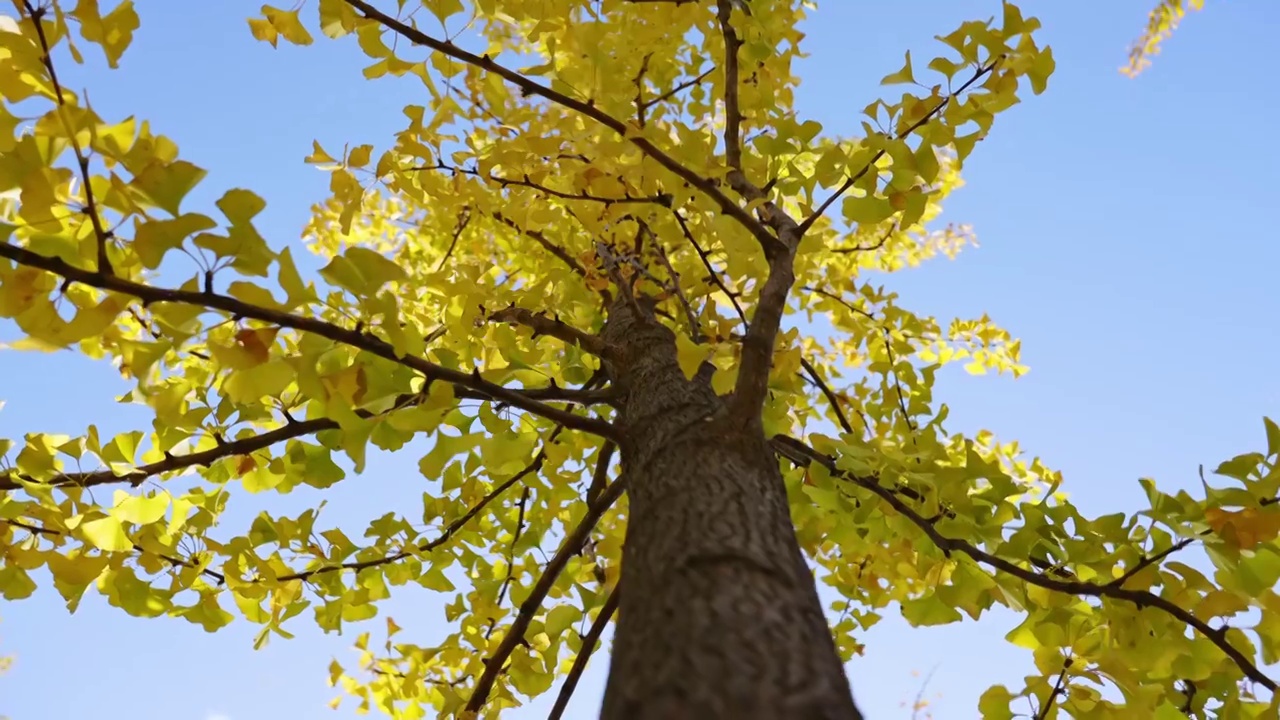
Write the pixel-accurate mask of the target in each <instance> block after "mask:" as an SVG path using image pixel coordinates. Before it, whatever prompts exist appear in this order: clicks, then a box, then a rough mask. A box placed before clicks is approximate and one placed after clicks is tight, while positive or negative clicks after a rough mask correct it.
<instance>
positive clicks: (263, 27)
mask: <svg viewBox="0 0 1280 720" xmlns="http://www.w3.org/2000/svg"><path fill="white" fill-rule="evenodd" d="M249 32H251V33H253V37H254V38H255V39H258V40H261V41H262V42H268V43H271V47H276V38H277V37H279V35H280V32H279V31H278V30H276V26H275V25H272V24H271V21H270V20H267V19H265V18H249Z"/></svg>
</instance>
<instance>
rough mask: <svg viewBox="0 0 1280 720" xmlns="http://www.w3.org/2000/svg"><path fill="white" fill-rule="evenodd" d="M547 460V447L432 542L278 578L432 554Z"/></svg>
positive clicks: (298, 577)
mask: <svg viewBox="0 0 1280 720" xmlns="http://www.w3.org/2000/svg"><path fill="white" fill-rule="evenodd" d="M561 429H562V426H561V427H557V428H556V429H555V431H553V432H552V434H551V436H550V438H549V439H548V440H547V442H551V441H552V440H553V439H554V438H555V436H556V435H557V434H559V432H560V430H561ZM546 459H547V451H546V450H545V449H543V450H541V451H539V452H538V454H537V456H535V457H534V458H533V461H532V462H530V463H529V464H528V465H526V466H525V467H524V469H523V470H521V471H520V472H518V473H516V474H515V475H512V476H511V477H509V478H507V479H506V480H504V481H503V482H502V483H501V484H500V485H497V486H495V487H494V488H493V489H492V490H490V491H489V493H488V494H487V495H485V496H484V497H483V498H481V499H480V502H478V503H476V504H475V505H473V506H471V508H469V509H468V510H467V512H466V513H465V514H464V515H462V516H461V517H459V518H457V519H456V520H454V521H453V522H451V523H449V525H448V526H447V527H446V528H445V529H444V530H443V531H442V532H441V533H440V535H438V536H437V537H436V538H435V539H434V540H431V541H430V542H426V543H422V544H421V545H415V546H414V547H413V549H412V550H401V551H400V552H396V553H392V554H390V555H385V556H383V557H380V558H374V559H373V560H363V561H360V562H348V563H342V564H341V565H324V566H321V567H318V568H315V569H313V570H303V571H300V572H296V573H292V574H290V575H282V576H280V577H278V578H277V581H279V582H285V581H289V580H309V579H311V578H313V577H315V576H317V575H325V574H328V573H335V572H341V571H343V570H354V571H356V572H360V571H361V570H365V569H367V568H373V567H381V566H383V565H390V564H391V563H394V562H399V561H400V560H403V559H405V558H407V557H411V556H413V555H422V554H426V553H429V552H431V551H432V550H435V549H436V548H438V547H440V546H441V545H443V544H445V543H446V542H448V541H449V538H451V537H453V536H454V535H456V534H457V533H458V531H459V530H461V529H462V528H463V526H465V525H466V524H467V523H469V522H471V520H472V519H473V518H474V517H475V516H476V515H479V514H480V511H481V510H484V509H485V508H486V507H488V505H489V503H491V502H493V501H494V500H497V499H498V498H499V497H500V496H501V495H502V494H503V493H505V492H506V491H507V490H509V489H511V486H512V485H515V484H516V483H518V482H520V481H521V480H523V479H525V478H526V477H529V476H530V475H532V474H533V473H535V472H537V471H538V470H540V469H542V464H543V463H544V462H546Z"/></svg>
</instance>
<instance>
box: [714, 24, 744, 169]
mask: <svg viewBox="0 0 1280 720" xmlns="http://www.w3.org/2000/svg"><path fill="white" fill-rule="evenodd" d="M732 16H733V3H731V2H730V0H716V19H717V20H718V21H719V23H720V35H721V36H722V37H723V38H724V158H725V164H726V165H728V166H729V169H730V170H731V171H736V173H737V174H738V175H739V176H743V172H742V108H741V106H740V104H739V85H740V82H739V78H738V49H739V48H741V47H742V40H740V39H739V38H738V33H737V31H735V30H734V29H733V24H732V22H730V20H731V18H732ZM742 179H743V180H745V179H746V178H745V176H743V177H742ZM730 182H731V183H732V182H733V179H732V178H731V179H730ZM735 189H737V188H735Z"/></svg>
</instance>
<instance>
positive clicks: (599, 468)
mask: <svg viewBox="0 0 1280 720" xmlns="http://www.w3.org/2000/svg"><path fill="white" fill-rule="evenodd" d="M617 449H618V446H617V445H615V444H613V443H612V442H608V441H606V442H605V444H604V445H602V446H601V447H600V453H599V454H598V455H597V456H596V467H595V470H593V471H592V472H591V485H589V486H588V487H587V494H586V496H585V499H586V501H587V504H588V505H594V504H595V503H596V500H597V499H599V497H600V493H602V492H604V488H605V484H606V483H608V482H609V461H610V460H612V459H613V453H614V451H615V450H617Z"/></svg>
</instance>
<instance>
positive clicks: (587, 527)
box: [348, 0, 626, 713]
mask: <svg viewBox="0 0 1280 720" xmlns="http://www.w3.org/2000/svg"><path fill="white" fill-rule="evenodd" d="M348 1H350V0H348ZM625 482H626V477H625V476H623V477H620V478H618V479H617V480H615V481H614V483H613V484H612V485H610V486H609V488H608V489H607V490H605V491H604V493H603V494H602V495H601V496H600V499H599V500H598V501H597V502H596V503H594V504H592V505H590V506H588V508H587V513H586V515H585V516H583V518H582V520H581V521H579V522H578V525H577V526H576V527H574V529H573V530H572V531H571V532H570V533H569V534H568V536H566V537H565V539H564V542H563V543H561V545H560V549H559V550H557V551H556V554H555V556H554V557H552V558H551V560H550V561H549V562H548V563H547V566H546V568H545V569H544V570H543V571H542V577H540V578H538V582H537V584H535V585H534V586H533V589H532V590H530V591H529V596H528V597H526V598H525V599H524V602H522V603H520V611H519V613H517V614H516V618H515V620H514V621H513V622H512V623H511V627H510V628H508V629H507V634H506V635H505V636H503V638H502V642H501V643H500V644H499V645H498V647H497V649H496V650H494V651H493V654H492V655H490V656H489V657H488V658H486V659H485V664H484V672H483V673H482V674H481V675H480V678H479V679H478V680H477V681H476V687H475V690H473V691H472V693H471V697H470V698H469V699H468V700H467V706H466V710H467V711H468V712H472V713H479V712H480V710H481V708H483V707H484V704H485V702H486V701H488V699H489V693H490V692H491V691H492V690H493V684H494V683H495V682H496V681H497V679H498V675H499V674H501V673H502V670H503V668H504V666H505V665H506V663H507V659H508V658H509V657H511V653H512V651H514V650H515V649H516V646H517V645H519V644H520V643H522V642H524V634H525V632H526V631H528V629H529V623H531V622H533V616H534V615H535V614H537V612H538V609H539V608H541V607H542V601H543V600H545V599H546V597H547V593H548V592H550V591H551V586H552V585H555V582H556V579H557V578H559V577H560V573H561V572H563V571H564V567H565V565H567V564H568V563H569V560H570V559H571V558H573V556H575V555H577V554H578V550H579V549H580V548H581V547H582V544H583V543H584V542H586V539H587V536H588V535H589V534H590V533H591V530H592V529H593V528H595V526H596V523H598V522H599V521H600V518H601V517H602V516H603V515H604V513H605V511H607V510H608V509H609V508H610V507H611V506H612V505H613V504H614V503H615V502H617V500H618V498H620V497H622V491H623V489H624V488H625V487H626V485H625V484H624V483H625Z"/></svg>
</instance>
